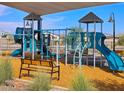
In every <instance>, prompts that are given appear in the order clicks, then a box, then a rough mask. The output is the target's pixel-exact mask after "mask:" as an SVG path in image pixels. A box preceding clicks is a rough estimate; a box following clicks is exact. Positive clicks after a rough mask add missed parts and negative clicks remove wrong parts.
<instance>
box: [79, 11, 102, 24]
mask: <svg viewBox="0 0 124 93" xmlns="http://www.w3.org/2000/svg"><path fill="white" fill-rule="evenodd" d="M79 22H80V23H103V20H102V19H101V18H99V17H98V16H97V15H95V14H94V13H93V12H89V13H88V14H87V15H86V16H84V17H82V18H81V19H80V20H79Z"/></svg>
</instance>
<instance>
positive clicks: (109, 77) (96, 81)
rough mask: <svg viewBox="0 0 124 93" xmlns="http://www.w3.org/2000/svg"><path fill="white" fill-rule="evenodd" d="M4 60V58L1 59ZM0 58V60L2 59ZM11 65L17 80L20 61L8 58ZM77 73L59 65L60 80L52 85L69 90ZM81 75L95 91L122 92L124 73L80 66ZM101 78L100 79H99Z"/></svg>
mask: <svg viewBox="0 0 124 93" xmlns="http://www.w3.org/2000/svg"><path fill="white" fill-rule="evenodd" d="M0 58H1V57H0ZM2 58H4V57H2ZM2 58H1V59H2ZM10 61H11V62H12V65H13V73H14V77H16V78H18V76H19V69H20V64H21V61H20V59H18V58H10ZM78 71H79V68H72V65H71V64H68V65H67V66H65V65H64V64H63V63H61V64H60V80H56V79H55V80H53V81H52V83H53V84H54V85H57V86H62V87H66V88H69V87H70V84H71V80H72V79H73V77H74V76H75V74H76V73H77V72H78ZM81 72H82V74H83V75H84V76H85V77H86V78H87V79H88V80H90V81H91V82H92V83H93V86H94V87H95V88H97V90H106V91H107V90H112V91H114V90H124V88H123V86H124V73H117V74H113V73H111V72H110V70H109V69H108V68H106V67H102V68H100V67H96V68H95V69H94V68H93V66H86V65H84V66H82V68H81ZM32 74H35V73H32ZM101 76H102V77H101ZM22 79H28V80H31V79H32V78H31V77H22Z"/></svg>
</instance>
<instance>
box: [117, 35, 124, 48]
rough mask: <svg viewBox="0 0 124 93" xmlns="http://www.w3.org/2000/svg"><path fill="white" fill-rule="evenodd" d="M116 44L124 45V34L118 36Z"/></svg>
mask: <svg viewBox="0 0 124 93" xmlns="http://www.w3.org/2000/svg"><path fill="white" fill-rule="evenodd" d="M117 45H121V46H123V45H124V34H123V35H121V36H119V40H118V42H117Z"/></svg>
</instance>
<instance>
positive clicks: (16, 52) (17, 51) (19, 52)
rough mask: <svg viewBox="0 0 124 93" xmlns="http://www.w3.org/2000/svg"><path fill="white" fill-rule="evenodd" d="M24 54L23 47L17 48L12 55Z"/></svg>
mask: <svg viewBox="0 0 124 93" xmlns="http://www.w3.org/2000/svg"><path fill="white" fill-rule="evenodd" d="M21 54H22V49H17V50H15V51H13V52H12V53H11V56H13V57H16V56H18V55H21Z"/></svg>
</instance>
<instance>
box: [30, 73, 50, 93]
mask: <svg viewBox="0 0 124 93" xmlns="http://www.w3.org/2000/svg"><path fill="white" fill-rule="evenodd" d="M50 89H51V82H50V77H49V76H48V74H45V73H38V74H37V75H36V77H35V78H34V80H33V82H32V83H31V85H30V86H29V90H32V91H48V90H50Z"/></svg>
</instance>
